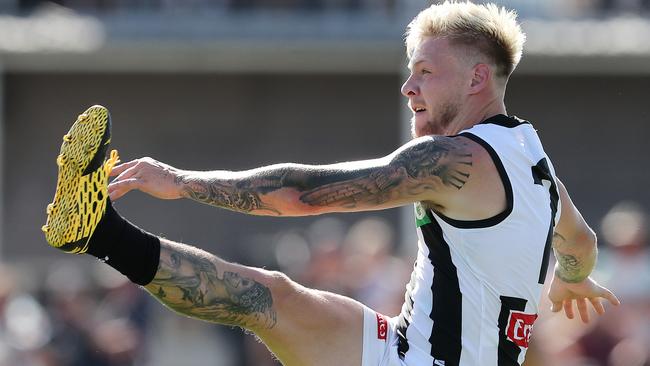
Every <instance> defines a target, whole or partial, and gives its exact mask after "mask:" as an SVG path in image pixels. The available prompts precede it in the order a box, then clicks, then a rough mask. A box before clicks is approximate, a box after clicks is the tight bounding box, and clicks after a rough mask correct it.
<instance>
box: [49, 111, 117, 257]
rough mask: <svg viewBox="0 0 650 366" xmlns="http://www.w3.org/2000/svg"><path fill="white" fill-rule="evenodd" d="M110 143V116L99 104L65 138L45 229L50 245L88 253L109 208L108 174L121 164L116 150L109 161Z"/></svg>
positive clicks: (69, 251) (82, 115)
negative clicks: (94, 235)
mask: <svg viewBox="0 0 650 366" xmlns="http://www.w3.org/2000/svg"><path fill="white" fill-rule="evenodd" d="M110 142H111V117H110V115H109V113H108V110H107V109H106V108H104V107H102V106H100V105H94V106H92V107H90V108H88V109H87V110H86V111H85V112H83V113H82V114H81V115H79V117H78V118H77V120H76V121H75V123H74V124H73V125H72V127H71V128H70V131H68V133H67V134H66V135H64V136H63V144H62V145H61V153H60V154H59V157H58V158H57V159H56V163H57V165H58V166H59V176H58V181H57V184H56V192H55V193H54V201H53V202H52V203H50V204H49V205H47V223H46V224H45V225H44V226H43V228H42V230H43V232H44V233H45V239H46V240H47V242H48V243H49V244H50V245H51V246H53V247H55V248H58V249H61V250H63V251H65V252H68V253H77V254H81V253H85V252H86V250H88V242H89V240H90V237H91V236H92V235H93V232H94V231H95V228H96V227H97V224H98V223H99V220H101V218H102V216H103V215H104V211H105V209H106V201H107V199H108V192H107V187H108V175H109V173H110V172H111V170H112V169H113V166H115V164H117V163H118V162H119V158H118V155H117V151H116V150H113V151H111V153H110V157H109V158H106V152H107V150H108V145H109V144H110Z"/></svg>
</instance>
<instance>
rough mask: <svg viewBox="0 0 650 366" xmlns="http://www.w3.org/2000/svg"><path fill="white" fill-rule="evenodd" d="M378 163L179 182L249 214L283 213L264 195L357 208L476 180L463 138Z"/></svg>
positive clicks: (203, 198) (199, 196) (426, 142)
mask: <svg viewBox="0 0 650 366" xmlns="http://www.w3.org/2000/svg"><path fill="white" fill-rule="evenodd" d="M375 164H376V165H375V166H365V167H360V168H341V167H334V166H308V165H298V164H281V165H275V166H270V167H267V168H262V169H258V170H255V171H254V173H251V174H250V175H247V176H246V177H244V178H239V179H230V180H229V179H220V178H208V177H205V176H200V175H198V174H189V175H185V176H179V177H178V178H177V179H176V183H177V184H178V185H180V186H181V187H182V191H183V192H184V194H185V196H186V197H188V198H191V199H194V200H196V201H199V202H203V203H207V204H210V205H214V206H218V207H222V208H227V209H231V210H234V211H240V212H245V213H249V212H252V211H266V212H268V213H271V214H276V215H281V214H282V212H281V210H280V209H279V208H278V207H274V206H273V205H271V204H269V203H267V202H265V200H264V195H265V194H268V193H271V192H274V191H277V190H279V189H282V188H291V189H295V190H297V191H298V192H299V199H300V201H301V202H302V203H303V204H306V205H309V206H320V207H322V206H328V207H344V208H350V209H352V208H358V207H363V206H364V205H377V204H382V203H385V202H388V201H390V200H392V199H396V198H399V197H403V196H414V195H418V194H422V193H423V192H425V191H426V190H434V191H438V190H440V189H441V188H442V187H443V186H444V187H449V188H453V189H458V190H460V189H461V188H463V186H464V185H465V183H467V180H468V178H469V176H470V173H469V168H470V167H471V166H472V154H471V153H470V152H469V149H468V146H467V145H466V143H464V142H463V141H462V140H460V139H458V138H447V137H436V138H430V139H421V140H419V141H417V142H415V143H412V144H410V145H407V146H405V147H404V148H403V149H401V150H400V151H398V152H396V154H394V156H393V158H392V160H391V161H390V162H389V163H382V164H379V163H375ZM368 165H372V164H371V163H369V164H368Z"/></svg>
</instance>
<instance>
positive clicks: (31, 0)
mask: <svg viewBox="0 0 650 366" xmlns="http://www.w3.org/2000/svg"><path fill="white" fill-rule="evenodd" d="M15 1H16V4H17V7H18V9H19V10H21V11H31V10H33V9H35V8H38V7H39V6H42V5H45V4H47V3H54V4H57V5H61V6H65V7H69V8H72V9H75V10H80V11H92V12H111V11H132V10H133V11H153V12H157V11H174V10H190V11H191V10H199V9H200V10H205V9H214V10H235V11H236V10H257V9H262V10H308V11H312V10H332V9H336V10H347V11H356V10H360V11H382V12H386V11H388V12H394V11H396V10H397V7H399V6H403V5H400V4H402V2H401V1H400V0H185V1H175V0H15ZM442 1H443V0H434V1H426V2H424V1H423V2H422V3H423V5H424V4H426V3H436V2H442ZM404 2H406V1H404ZM474 2H495V3H497V4H500V5H504V6H508V7H512V8H515V9H517V10H518V11H519V13H520V14H522V15H525V16H549V15H553V16H558V15H559V16H562V15H569V16H575V15H577V16H599V15H604V16H608V15H617V14H638V13H639V12H647V11H650V0H565V1H547V0H474Z"/></svg>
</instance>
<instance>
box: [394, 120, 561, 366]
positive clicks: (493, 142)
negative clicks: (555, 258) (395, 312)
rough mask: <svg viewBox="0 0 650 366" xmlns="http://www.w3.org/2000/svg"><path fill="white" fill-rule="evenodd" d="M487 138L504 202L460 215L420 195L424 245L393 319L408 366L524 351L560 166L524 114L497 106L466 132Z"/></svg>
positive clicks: (500, 361)
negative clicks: (435, 207)
mask: <svg viewBox="0 0 650 366" xmlns="http://www.w3.org/2000/svg"><path fill="white" fill-rule="evenodd" d="M460 136H464V137H467V138H469V139H471V140H473V141H475V142H476V143H478V144H480V145H482V146H483V147H484V148H485V149H486V150H487V151H488V153H489V154H490V156H491V157H492V159H493V161H494V164H495V166H496V168H497V170H498V172H499V175H500V176H501V180H502V182H503V185H504V188H505V192H506V198H507V209H506V210H505V211H504V212H502V213H500V214H498V215H496V216H494V217H492V218H488V219H485V220H479V221H459V220H454V219H451V218H448V217H445V216H443V215H441V214H439V213H436V212H433V211H432V210H430V209H427V208H425V207H423V206H422V205H421V204H416V205H415V209H416V222H417V226H418V228H417V232H418V238H419V243H418V254H417V259H416V261H415V265H414V269H413V273H412V274H411V281H410V282H409V284H408V285H407V291H406V296H405V303H404V305H403V306H402V312H401V314H400V315H399V317H398V318H397V319H396V322H397V325H396V333H397V337H398V346H397V351H398V354H399V357H400V358H401V360H402V363H403V364H405V365H407V366H416V365H417V366H420V365H437V366H468V365H472V366H477V365H480V366H516V365H521V363H522V362H523V361H524V357H525V354H526V350H527V348H528V342H529V339H530V336H531V331H532V329H533V324H534V323H535V320H536V318H537V314H538V312H539V300H540V297H541V290H542V285H543V283H544V280H545V278H546V273H547V268H548V260H549V254H550V250H551V240H552V235H553V228H554V226H555V224H556V223H557V220H558V219H559V216H560V215H559V212H560V207H559V199H558V188H557V184H556V179H555V171H554V169H553V166H552V164H551V161H550V160H549V158H548V156H547V155H546V153H545V152H544V150H543V148H542V144H541V142H540V140H539V137H538V136H537V132H536V131H535V129H534V128H533V127H532V125H531V124H530V123H528V122H526V121H523V120H520V119H518V118H515V117H509V116H505V115H498V116H494V117H492V118H490V119H488V120H486V121H485V122H483V123H480V124H477V125H475V126H473V127H472V128H470V129H467V130H465V131H463V132H461V133H460Z"/></svg>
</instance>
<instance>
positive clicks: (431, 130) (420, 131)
mask: <svg viewBox="0 0 650 366" xmlns="http://www.w3.org/2000/svg"><path fill="white" fill-rule="evenodd" d="M459 111H460V106H459V105H458V104H457V103H453V102H447V103H444V104H442V105H441V106H440V113H438V115H437V116H434V117H433V118H431V119H429V120H427V121H426V124H425V125H424V126H421V127H420V128H418V126H416V123H415V116H413V117H412V118H411V136H412V137H413V138H417V137H421V136H428V135H443V136H444V135H445V134H446V133H447V127H449V125H450V124H451V122H452V121H453V120H454V119H455V118H456V117H457V116H458V112H459Z"/></svg>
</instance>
